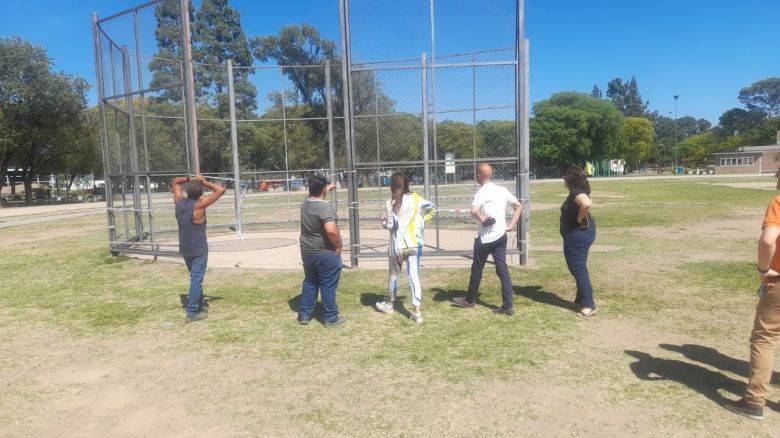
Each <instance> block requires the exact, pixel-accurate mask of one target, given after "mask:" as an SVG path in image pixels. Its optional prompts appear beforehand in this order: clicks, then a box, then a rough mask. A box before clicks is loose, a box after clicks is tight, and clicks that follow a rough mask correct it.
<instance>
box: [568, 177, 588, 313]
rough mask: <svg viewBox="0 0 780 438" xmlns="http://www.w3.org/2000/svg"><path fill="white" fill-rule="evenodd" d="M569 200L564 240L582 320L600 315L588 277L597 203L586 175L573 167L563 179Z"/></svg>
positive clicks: (576, 302)
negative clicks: (592, 207)
mask: <svg viewBox="0 0 780 438" xmlns="http://www.w3.org/2000/svg"><path fill="white" fill-rule="evenodd" d="M563 180H564V182H565V183H566V188H567V189H568V190H569V196H568V197H567V198H566V201H564V202H563V205H562V206H561V228H560V231H561V236H562V237H563V254H564V256H565V257H566V265H567V266H568V267H569V272H571V275H572V276H574V279H575V280H576V281H577V298H575V299H574V304H576V305H577V306H580V311H579V312H578V313H577V314H578V315H579V316H583V317H588V316H593V315H594V314H595V313H596V303H595V302H593V288H592V287H591V285H590V275H589V274H588V251H589V250H590V246H591V245H593V241H594V240H596V221H594V220H593V216H591V215H590V208H591V205H593V202H592V201H591V199H590V184H589V183H588V177H587V175H585V171H584V170H582V168H580V167H576V166H572V167H570V168H569V169H567V170H566V175H565V176H564V177H563Z"/></svg>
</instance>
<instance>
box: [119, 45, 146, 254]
mask: <svg viewBox="0 0 780 438" xmlns="http://www.w3.org/2000/svg"><path fill="white" fill-rule="evenodd" d="M122 76H123V77H124V82H125V93H127V96H126V97H125V105H126V106H127V142H128V146H129V148H130V173H131V174H132V175H133V218H134V219H135V234H136V236H137V237H138V241H139V242H142V241H143V240H144V220H143V217H142V216H141V189H140V185H141V179H140V178H139V176H138V143H137V139H136V138H135V122H134V121H133V114H134V113H135V111H134V107H135V102H133V97H132V95H131V94H130V93H132V91H133V80H132V77H131V76H130V53H129V52H128V50H127V46H122Z"/></svg>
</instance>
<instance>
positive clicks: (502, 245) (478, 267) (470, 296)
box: [466, 234, 514, 309]
mask: <svg viewBox="0 0 780 438" xmlns="http://www.w3.org/2000/svg"><path fill="white" fill-rule="evenodd" d="M506 241H507V236H506V234H504V235H503V236H501V238H500V239H498V240H496V241H495V242H490V243H482V239H480V238H479V237H477V238H476V239H475V240H474V257H473V261H472V262H471V278H470V279H469V290H468V292H467V293H466V300H467V301H468V302H470V303H473V302H475V301H476V300H477V292H479V284H480V283H481V282H482V270H484V269H485V263H486V262H487V258H488V255H491V254H492V255H493V263H495V264H496V275H498V279H499V280H501V298H502V299H503V302H504V304H503V305H502V306H501V307H503V308H504V309H511V308H513V307H514V303H513V300H512V299H513V296H512V294H513V292H514V291H513V290H512V278H511V277H509V268H508V267H507V265H506Z"/></svg>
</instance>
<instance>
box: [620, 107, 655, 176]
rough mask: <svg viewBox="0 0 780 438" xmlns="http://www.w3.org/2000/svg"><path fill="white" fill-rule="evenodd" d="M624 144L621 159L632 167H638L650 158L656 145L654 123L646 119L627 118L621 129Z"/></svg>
mask: <svg viewBox="0 0 780 438" xmlns="http://www.w3.org/2000/svg"><path fill="white" fill-rule="evenodd" d="M620 133H621V135H622V136H623V139H624V142H623V144H622V148H621V150H620V156H621V158H623V159H625V160H626V162H627V163H628V164H630V165H634V166H636V165H638V164H640V163H642V162H643V161H645V160H647V159H648V158H650V155H651V154H652V152H653V145H654V144H655V132H654V131H653V123H652V122H651V121H650V120H649V119H646V118H644V117H627V118H626V120H625V122H624V123H623V126H622V127H621V129H620Z"/></svg>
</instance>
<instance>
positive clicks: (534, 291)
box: [514, 286, 577, 312]
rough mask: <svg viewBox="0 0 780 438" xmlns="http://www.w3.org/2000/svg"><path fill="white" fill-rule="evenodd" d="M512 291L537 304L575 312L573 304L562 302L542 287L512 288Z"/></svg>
mask: <svg viewBox="0 0 780 438" xmlns="http://www.w3.org/2000/svg"><path fill="white" fill-rule="evenodd" d="M514 290H515V294H516V295H520V296H521V297H526V298H528V299H529V300H532V301H536V302H537V303H542V304H547V305H550V306H555V307H560V308H562V309H566V310H571V311H572V312H576V311H577V309H576V305H575V304H574V303H572V302H571V301H567V300H564V299H563V298H561V297H559V296H558V295H555V294H554V293H551V292H547V291H546V290H544V289H543V288H542V286H514Z"/></svg>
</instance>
